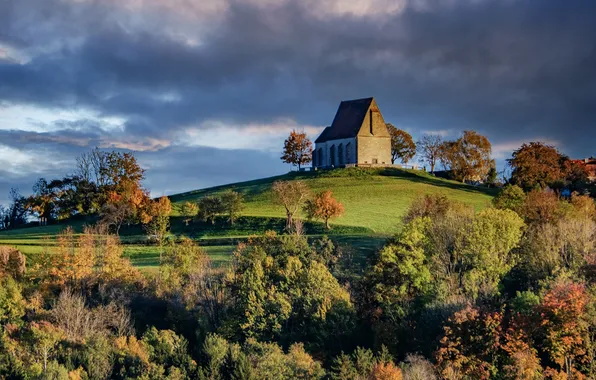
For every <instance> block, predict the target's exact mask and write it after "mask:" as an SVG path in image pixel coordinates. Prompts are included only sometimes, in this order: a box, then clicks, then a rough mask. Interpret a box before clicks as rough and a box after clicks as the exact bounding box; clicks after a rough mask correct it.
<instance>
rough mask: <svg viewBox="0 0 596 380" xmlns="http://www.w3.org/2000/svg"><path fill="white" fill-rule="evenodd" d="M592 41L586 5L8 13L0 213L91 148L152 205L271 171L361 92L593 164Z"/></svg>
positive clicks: (408, 3)
mask: <svg viewBox="0 0 596 380" xmlns="http://www.w3.org/2000/svg"><path fill="white" fill-rule="evenodd" d="M595 37H596V2H594V1H593V0H573V1H565V0H500V1H497V0H391V1H390V0H326V1H320V0H168V1H162V0H1V1H0V203H5V202H6V201H7V199H8V192H9V189H10V188H11V187H17V188H19V189H20V190H21V192H22V193H24V194H27V193H29V192H30V191H31V186H32V185H33V183H34V182H35V180H36V179H37V178H39V177H46V178H57V177H61V176H64V175H66V174H70V173H71V172H72V168H73V166H74V162H75V158H76V157H77V156H78V155H79V154H81V153H82V152H85V151H88V150H90V149H92V148H93V147H96V146H97V147H100V148H102V149H108V150H111V149H116V150H133V151H135V153H136V156H137V158H138V159H139V161H140V163H141V165H142V166H143V167H144V168H145V169H146V180H145V182H144V183H145V185H146V187H147V188H148V189H150V190H151V193H152V195H154V196H160V195H164V194H173V193H177V192H182V191H186V190H192V189H196V188H202V187H208V186H213V185H218V184H224V183H230V182H236V181H241V180H249V179H255V178H261V177H265V176H271V175H276V174H281V173H284V172H287V171H288V170H289V169H290V167H289V166H288V165H287V164H283V163H282V162H281V161H280V159H279V157H280V155H281V147H282V145H283V140H284V138H285V137H286V136H287V135H288V134H289V132H290V131H291V130H292V129H296V130H300V131H305V132H307V134H308V135H309V137H310V138H311V139H313V140H314V139H315V138H316V137H317V135H318V133H320V131H321V130H322V129H323V128H324V127H325V126H327V125H329V124H331V122H332V120H333V116H334V114H335V111H336V109H337V107H338V105H339V102H340V101H341V100H347V99H355V98H364V97H370V96H374V97H375V98H376V99H377V103H378V105H379V108H380V110H381V112H382V114H383V116H384V118H385V121H387V122H391V123H392V124H394V125H395V126H397V127H398V128H402V129H405V130H407V131H409V132H410V133H411V134H412V135H413V136H414V138H419V137H420V136H422V135H423V134H424V133H440V134H442V135H443V136H445V137H446V138H455V137H457V136H458V135H459V134H460V133H461V132H462V131H463V130H466V129H473V130H476V131H478V132H479V133H482V134H484V135H486V136H487V137H488V138H489V140H490V141H491V142H492V144H493V155H494V157H495V158H496V159H497V160H499V162H500V163H503V162H504V160H505V159H506V158H507V157H508V156H509V155H510V154H511V152H512V151H513V150H514V149H516V148H518V147H519V146H520V145H521V144H522V143H524V142H529V141H544V142H547V143H549V144H553V145H556V146H557V147H558V148H559V149H560V150H561V151H562V152H564V153H565V154H567V155H569V156H571V157H574V158H575V157H577V158H582V157H587V156H591V155H596V144H595V142H596V38H595Z"/></svg>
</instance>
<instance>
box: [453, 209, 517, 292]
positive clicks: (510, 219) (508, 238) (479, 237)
mask: <svg viewBox="0 0 596 380" xmlns="http://www.w3.org/2000/svg"><path fill="white" fill-rule="evenodd" d="M524 226H525V224H524V221H523V220H522V219H521V218H520V217H519V216H518V215H517V214H516V213H515V212H513V211H511V210H498V209H486V210H483V211H480V212H479V213H478V214H477V215H476V216H475V218H474V222H473V225H472V229H471V231H470V233H469V234H468V235H467V237H466V243H467V244H466V245H467V247H466V253H465V259H464V261H465V263H466V264H467V265H468V266H469V267H470V268H471V269H470V270H469V271H468V272H467V273H466V275H465V279H464V286H465V287H466V289H467V290H468V291H469V292H470V294H474V295H477V294H478V293H479V292H480V293H483V294H488V295H491V294H495V293H496V292H497V291H498V285H499V283H500V281H501V279H502V278H503V276H504V275H505V274H506V273H507V272H509V270H511V268H512V267H513V265H514V264H515V260H514V257H513V255H512V254H511V251H512V250H513V249H514V248H516V247H517V246H518V245H519V242H520V239H521V237H522V234H523V231H524V230H523V229H524Z"/></svg>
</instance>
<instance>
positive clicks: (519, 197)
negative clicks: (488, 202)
mask: <svg viewBox="0 0 596 380" xmlns="http://www.w3.org/2000/svg"><path fill="white" fill-rule="evenodd" d="M525 201H526V194H525V193H524V190H523V189H522V188H521V187H519V186H517V185H507V186H505V187H504V188H503V190H501V191H500V192H499V194H498V195H497V196H496V197H494V198H493V201H492V202H493V206H495V207H496V208H498V209H502V210H511V211H515V212H516V213H518V214H520V213H521V212H522V208H523V205H524V202H525Z"/></svg>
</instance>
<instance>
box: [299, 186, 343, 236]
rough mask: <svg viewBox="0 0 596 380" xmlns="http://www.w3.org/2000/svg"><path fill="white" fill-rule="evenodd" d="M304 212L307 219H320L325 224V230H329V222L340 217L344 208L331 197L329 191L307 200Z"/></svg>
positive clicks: (331, 193) (331, 194)
mask: <svg viewBox="0 0 596 380" xmlns="http://www.w3.org/2000/svg"><path fill="white" fill-rule="evenodd" d="M304 211H305V213H306V215H307V217H308V218H309V219H321V220H323V221H324V222H325V228H327V229H330V228H331V227H330V226H329V220H330V219H333V218H337V217H339V216H341V215H342V214H343V213H344V206H343V204H342V203H341V202H339V201H338V200H337V199H335V198H334V197H333V192H332V191H331V190H325V191H322V192H320V193H318V194H316V195H315V197H314V198H313V199H309V200H307V201H306V203H305V205H304Z"/></svg>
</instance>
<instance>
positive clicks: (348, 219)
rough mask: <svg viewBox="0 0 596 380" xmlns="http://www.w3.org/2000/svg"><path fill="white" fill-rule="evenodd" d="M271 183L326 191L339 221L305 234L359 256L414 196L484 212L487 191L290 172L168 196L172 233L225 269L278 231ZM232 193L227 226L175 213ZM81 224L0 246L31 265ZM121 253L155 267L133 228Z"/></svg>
mask: <svg viewBox="0 0 596 380" xmlns="http://www.w3.org/2000/svg"><path fill="white" fill-rule="evenodd" d="M276 180H303V181H304V182H306V184H307V185H308V186H309V187H310V188H311V189H312V190H313V191H314V192H317V191H322V190H326V189H330V190H332V191H333V193H334V195H335V197H336V198H337V199H339V200H340V201H341V202H342V203H343V204H344V207H345V215H344V216H342V217H341V218H339V219H336V220H334V221H332V226H333V229H332V230H331V231H326V230H325V229H324V228H323V225H322V224H321V223H306V225H305V226H306V230H307V233H308V234H309V235H312V236H318V235H322V234H329V235H330V236H331V237H332V238H333V239H334V240H336V241H338V242H339V243H342V244H346V245H349V246H352V247H354V248H355V250H356V253H357V255H359V256H360V257H362V258H364V257H365V256H367V255H368V254H370V252H371V251H373V250H374V249H376V248H377V247H378V246H380V245H381V244H382V243H383V241H384V240H385V239H386V238H387V237H388V236H391V235H393V234H395V233H396V232H397V231H399V228H400V226H401V217H402V216H403V214H404V213H405V211H406V210H407V208H408V207H409V205H410V204H411V202H412V201H413V200H414V199H415V198H416V197H418V196H420V195H423V194H431V193H434V194H444V195H446V196H447V197H449V198H451V199H454V200H457V201H460V202H464V203H466V204H469V205H471V206H473V207H474V208H476V209H481V208H483V207H486V206H487V205H488V204H489V202H490V200H491V199H492V197H493V195H494V190H489V189H485V188H479V187H474V186H469V185H465V184H461V183H457V182H454V181H449V180H444V179H439V178H435V177H433V176H431V175H429V174H428V173H424V172H420V171H410V170H398V169H362V168H351V169H336V170H330V171H319V172H304V173H289V174H286V175H283V176H278V177H271V178H265V179H260V180H255V181H248V182H241V183H236V184H230V185H225V186H218V187H213V188H209V189H203V190H195V191H190V192H186V193H181V194H177V195H173V196H171V197H170V199H171V200H172V203H173V212H172V217H171V226H172V228H171V230H172V233H173V234H175V235H186V236H189V237H192V238H193V239H196V240H198V241H199V242H200V244H201V245H203V246H204V247H205V249H206V250H207V252H208V253H209V254H210V255H211V256H212V259H213V260H214V262H215V264H225V263H226V261H227V260H228V258H229V255H230V253H231V252H232V251H233V249H234V246H235V245H236V244H237V242H238V241H239V240H242V239H243V238H245V237H247V236H249V235H252V234H260V233H262V232H264V231H266V230H274V231H278V232H282V230H283V227H284V212H283V208H282V207H280V206H279V205H276V204H275V203H274V202H273V193H272V190H271V185H272V184H273V182H274V181H276ZM230 189H232V190H234V191H238V192H240V193H242V194H243V195H244V200H245V205H246V208H245V210H244V211H243V216H242V217H241V218H240V219H239V220H238V222H237V223H236V224H235V225H234V226H228V225H227V224H225V223H224V222H223V221H221V223H216V225H215V226H212V225H210V224H205V223H200V222H195V223H193V224H191V225H190V226H186V225H185V224H184V222H183V221H182V217H181V216H180V214H179V210H180V208H181V206H182V204H183V203H184V202H186V201H191V202H196V201H198V200H199V199H200V198H201V197H203V196H206V195H212V194H218V193H222V192H224V191H226V190H230ZM90 222H92V220H87V221H82V220H79V221H71V222H69V223H65V224H58V225H51V226H44V227H31V228H23V229H18V230H12V231H3V232H0V244H10V245H15V246H17V247H18V248H19V249H21V250H22V251H23V252H25V253H26V254H27V255H28V256H29V257H30V258H32V259H34V257H35V254H36V253H39V252H40V251H41V250H42V248H43V246H44V245H52V244H53V237H54V236H55V235H56V234H57V233H58V232H59V231H61V230H62V229H64V228H65V227H66V225H71V226H72V227H73V228H74V229H75V231H80V230H81V229H82V226H83V225H84V223H90ZM121 237H122V241H123V242H124V244H125V252H126V253H127V254H128V255H129V256H130V257H131V259H132V260H133V262H134V263H135V264H136V265H138V266H140V267H144V268H151V267H154V266H155V265H156V263H157V260H156V258H157V255H158V254H157V249H156V248H155V247H154V246H150V245H146V244H145V243H146V238H145V237H144V235H143V231H142V229H141V228H140V227H131V228H124V229H123V230H122V232H121Z"/></svg>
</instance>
